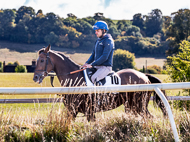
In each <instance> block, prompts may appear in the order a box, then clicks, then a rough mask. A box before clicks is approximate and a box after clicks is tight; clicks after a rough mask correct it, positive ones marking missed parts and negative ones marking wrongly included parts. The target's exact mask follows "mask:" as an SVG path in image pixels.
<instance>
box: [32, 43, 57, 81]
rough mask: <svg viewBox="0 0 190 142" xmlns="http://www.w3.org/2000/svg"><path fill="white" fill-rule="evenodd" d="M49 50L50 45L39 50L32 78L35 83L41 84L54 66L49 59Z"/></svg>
mask: <svg viewBox="0 0 190 142" xmlns="http://www.w3.org/2000/svg"><path fill="white" fill-rule="evenodd" d="M50 48H51V45H48V47H46V48H43V49H41V50H39V57H38V60H37V65H36V69H35V72H34V78H33V80H34V81H35V82H38V83H41V82H42V80H43V79H44V78H45V77H46V76H47V75H48V73H49V72H50V71H52V70H54V65H53V63H52V60H51V58H50Z"/></svg>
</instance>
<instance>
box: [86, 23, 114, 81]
mask: <svg viewBox="0 0 190 142" xmlns="http://www.w3.org/2000/svg"><path fill="white" fill-rule="evenodd" d="M93 30H95V34H96V36H97V37H98V39H97V40H96V43H95V47H94V49H93V51H92V54H91V56H90V57H89V59H88V60H87V61H86V63H85V64H84V65H83V66H82V68H92V67H94V68H96V69H97V71H96V72H95V73H94V74H93V75H92V77H91V80H92V82H93V83H94V84H95V83H98V82H99V80H101V79H103V78H104V77H106V76H107V75H108V74H109V73H110V72H112V65H113V51H114V48H115V46H114V40H113V38H112V36H111V35H110V34H107V31H108V25H107V23H106V22H104V21H98V22H96V23H95V25H94V26H93Z"/></svg>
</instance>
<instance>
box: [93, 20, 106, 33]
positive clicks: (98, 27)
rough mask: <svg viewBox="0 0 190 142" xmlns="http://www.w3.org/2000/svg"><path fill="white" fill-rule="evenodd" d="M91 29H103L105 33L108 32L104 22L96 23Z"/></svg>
mask: <svg viewBox="0 0 190 142" xmlns="http://www.w3.org/2000/svg"><path fill="white" fill-rule="evenodd" d="M92 28H93V30H98V29H103V30H106V31H108V30H109V28H108V25H107V23H106V22H104V21H98V22H96V23H95V24H94V26H93V27H92Z"/></svg>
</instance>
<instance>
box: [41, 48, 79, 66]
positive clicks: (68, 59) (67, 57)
mask: <svg viewBox="0 0 190 142" xmlns="http://www.w3.org/2000/svg"><path fill="white" fill-rule="evenodd" d="M44 51H45V48H42V49H40V50H39V51H38V53H39V54H41V53H42V52H44ZM50 52H53V53H55V54H57V55H59V56H61V57H62V58H63V59H64V60H67V61H70V62H72V63H73V64H75V65H77V66H80V65H79V64H77V63H76V62H74V61H73V60H72V59H71V58H70V57H69V56H67V55H65V54H64V53H61V52H59V51H55V50H50Z"/></svg>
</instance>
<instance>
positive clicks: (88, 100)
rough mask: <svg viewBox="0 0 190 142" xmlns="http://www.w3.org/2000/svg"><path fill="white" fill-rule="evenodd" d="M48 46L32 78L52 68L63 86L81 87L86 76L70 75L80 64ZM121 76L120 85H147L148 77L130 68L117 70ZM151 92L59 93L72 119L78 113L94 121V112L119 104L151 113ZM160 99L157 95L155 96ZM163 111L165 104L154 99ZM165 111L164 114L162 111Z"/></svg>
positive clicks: (46, 72)
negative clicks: (149, 104)
mask: <svg viewBox="0 0 190 142" xmlns="http://www.w3.org/2000/svg"><path fill="white" fill-rule="evenodd" d="M50 48H51V46H50V45H49V46H48V47H46V48H45V47H44V48H42V49H41V50H39V57H38V60H37V65H36V69H35V72H34V78H33V80H34V81H35V82H38V83H41V82H42V80H43V79H44V78H45V77H46V76H48V73H49V72H50V71H54V72H55V73H56V75H57V77H58V80H59V82H60V84H61V86H63V87H72V86H82V85H83V86H84V85H86V83H85V78H84V74H83V72H79V73H75V74H70V72H72V71H75V70H79V69H80V65H78V64H76V63H75V62H74V61H72V60H71V59H70V58H69V57H67V56H65V55H64V54H62V53H59V52H56V51H53V50H51V49H50ZM117 74H118V75H119V76H120V78H121V85H127V84H150V83H151V82H150V80H149V79H148V77H147V76H146V75H145V74H143V73H141V72H138V71H136V70H133V69H123V70H120V71H118V72H117ZM151 93H152V92H150V91H144V92H118V94H116V93H107V94H101V93H99V94H98V93H93V94H66V95H62V97H63V103H64V105H65V107H66V108H67V110H68V112H69V113H70V114H72V116H73V117H74V118H75V117H76V116H77V114H78V112H81V113H83V114H85V116H87V120H88V121H90V120H95V113H96V112H99V111H107V110H111V109H115V108H116V107H119V106H120V105H122V104H123V105H124V106H125V112H128V111H131V112H134V113H135V114H140V115H141V116H149V117H150V116H152V115H151V114H150V113H149V111H148V109H147V107H148V103H149V100H150V97H151ZM157 99H159V97H157ZM156 102H157V103H158V104H159V107H160V108H161V109H162V111H163V112H164V106H163V105H160V104H161V103H160V102H159V101H156ZM164 114H165V113H164Z"/></svg>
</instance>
